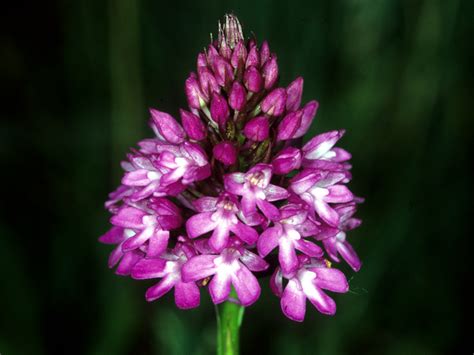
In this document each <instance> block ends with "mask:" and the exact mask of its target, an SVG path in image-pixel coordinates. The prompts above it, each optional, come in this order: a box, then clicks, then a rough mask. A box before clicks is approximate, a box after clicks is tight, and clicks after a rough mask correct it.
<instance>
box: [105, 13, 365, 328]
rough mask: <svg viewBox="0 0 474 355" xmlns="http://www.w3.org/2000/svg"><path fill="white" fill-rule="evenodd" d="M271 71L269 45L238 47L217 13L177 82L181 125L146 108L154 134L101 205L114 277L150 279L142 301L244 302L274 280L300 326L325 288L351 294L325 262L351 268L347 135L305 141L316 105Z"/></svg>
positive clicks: (232, 22) (236, 31)
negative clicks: (182, 103) (215, 26)
mask: <svg viewBox="0 0 474 355" xmlns="http://www.w3.org/2000/svg"><path fill="white" fill-rule="evenodd" d="M278 71H279V69H278V64H277V58H276V56H275V54H273V53H272V52H271V51H270V48H269V46H268V44H267V42H263V43H262V44H261V45H260V46H258V45H257V43H256V41H255V40H253V39H250V40H245V39H244V36H243V34H242V29H241V26H240V23H239V22H238V20H237V18H236V17H234V16H232V15H227V16H226V17H225V21H224V24H223V25H220V26H219V35H218V38H217V40H215V41H212V43H211V44H210V45H209V46H208V47H207V48H206V50H205V51H204V52H202V53H199V55H198V57H197V70H196V72H195V73H191V74H190V75H189V77H188V79H187V80H186V82H185V93H186V97H187V102H188V106H189V107H188V108H187V109H181V110H180V111H179V112H180V120H179V121H178V120H177V119H175V118H174V117H172V116H171V115H169V114H168V113H165V112H161V111H159V110H156V109H151V110H150V114H151V120H150V126H151V128H152V129H153V131H154V133H155V136H154V137H153V138H150V139H144V140H142V141H140V142H138V149H132V150H131V152H130V154H129V155H128V157H127V161H125V162H123V163H122V166H123V169H124V170H125V173H124V176H123V178H122V181H121V185H120V186H119V188H118V189H117V190H116V191H114V192H113V193H111V194H110V198H109V200H108V201H107V202H106V208H107V209H108V210H109V211H110V212H111V214H112V217H111V220H110V221H111V224H112V225H113V226H112V228H111V229H110V230H109V231H108V232H107V233H106V234H105V235H103V236H102V237H101V238H100V241H101V242H103V243H108V244H115V245H116V247H115V249H114V251H113V252H112V254H111V255H110V259H109V266H110V267H116V273H117V274H119V275H131V277H133V278H135V279H159V281H158V283H157V284H156V285H155V286H153V287H151V288H150V289H148V291H147V292H146V299H147V300H148V301H153V300H155V299H157V298H159V297H161V296H163V295H164V294H166V293H167V292H169V291H170V290H171V289H174V296H175V301H176V305H177V306H178V307H179V308H182V309H187V308H193V307H197V306H198V305H199V302H200V293H201V289H202V288H204V289H207V290H208V291H209V294H210V296H211V299H212V301H213V302H214V303H216V304H218V303H221V302H223V301H226V300H229V298H230V295H231V290H232V289H234V290H235V293H236V295H237V299H233V301H234V302H238V303H240V304H242V305H243V306H250V305H251V304H253V303H254V302H255V301H257V299H258V298H259V296H260V287H261V282H262V281H264V280H268V279H265V278H263V277H264V276H268V275H271V277H270V281H269V285H270V287H271V289H272V290H273V291H274V293H275V294H276V295H277V296H278V297H280V298H281V308H282V311H283V313H284V314H285V315H286V316H287V317H288V318H290V319H293V320H295V321H302V320H303V319H304V315H305V310H306V299H309V301H310V302H311V303H312V304H313V305H314V306H315V307H316V308H317V309H318V310H319V311H320V312H322V313H324V314H334V313H335V311H336V305H335V303H334V301H333V299H332V298H330V297H329V296H328V295H327V294H326V292H325V291H332V292H339V293H344V292H347V291H348V289H349V286H348V283H347V280H346V277H345V276H344V274H343V273H342V272H341V271H339V270H337V269H335V268H333V267H332V266H331V262H330V261H329V260H332V261H334V262H339V261H340V259H341V258H342V259H344V260H345V261H346V262H347V263H348V264H349V265H350V266H351V267H352V269H354V270H355V271H358V270H359V268H360V266H361V262H360V260H359V258H358V257H357V254H356V253H355V252H354V250H353V248H352V247H351V245H350V244H349V243H348V241H347V238H346V232H347V231H349V230H351V229H354V228H356V227H357V226H359V224H360V223H361V221H360V220H359V219H356V218H354V217H353V215H354V213H355V211H356V204H357V203H358V202H361V199H360V198H356V197H354V195H353V194H352V193H351V192H350V191H349V189H348V188H347V183H348V182H349V181H350V180H351V174H350V172H349V169H350V168H351V166H350V164H349V162H348V161H349V159H350V158H351V155H350V153H348V152H347V151H346V150H344V149H342V148H338V147H335V145H336V143H337V141H338V140H339V139H340V138H341V137H342V135H343V134H344V131H343V130H339V131H332V132H327V133H323V134H320V135H317V136H315V137H314V138H312V139H310V140H309V141H308V142H307V143H306V144H305V145H302V137H303V136H304V135H305V134H306V133H307V131H308V129H309V127H310V126H311V123H312V121H313V119H314V117H315V115H316V111H317V109H318V102H316V101H310V102H308V103H306V104H305V105H303V106H301V96H302V91H303V78H301V77H299V78H297V79H295V80H294V81H293V82H291V83H290V84H289V85H288V86H286V87H280V86H278Z"/></svg>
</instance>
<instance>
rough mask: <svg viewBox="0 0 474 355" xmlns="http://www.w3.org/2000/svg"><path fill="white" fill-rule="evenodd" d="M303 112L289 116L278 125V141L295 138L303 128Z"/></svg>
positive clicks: (291, 113)
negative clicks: (297, 132)
mask: <svg viewBox="0 0 474 355" xmlns="http://www.w3.org/2000/svg"><path fill="white" fill-rule="evenodd" d="M301 116H303V111H301V110H300V111H295V112H290V113H289V114H287V115H286V116H285V117H284V118H283V120H282V121H281V122H280V124H279V125H278V130H277V132H278V133H277V141H283V140H288V139H292V138H295V137H294V136H295V133H296V131H297V130H298V128H300V126H301Z"/></svg>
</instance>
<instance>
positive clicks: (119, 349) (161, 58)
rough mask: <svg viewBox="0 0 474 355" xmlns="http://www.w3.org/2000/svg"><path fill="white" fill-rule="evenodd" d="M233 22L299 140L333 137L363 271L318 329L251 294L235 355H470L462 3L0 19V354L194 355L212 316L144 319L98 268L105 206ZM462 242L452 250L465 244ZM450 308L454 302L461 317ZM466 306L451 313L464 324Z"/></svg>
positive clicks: (469, 149) (167, 301)
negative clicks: (294, 93) (274, 75)
mask: <svg viewBox="0 0 474 355" xmlns="http://www.w3.org/2000/svg"><path fill="white" fill-rule="evenodd" d="M229 11H234V12H235V13H236V14H237V15H238V16H239V17H240V19H241V21H242V22H243V25H244V29H245V30H246V32H247V34H250V33H251V31H252V32H253V33H255V34H256V37H257V39H258V40H260V41H261V40H263V39H267V40H268V41H269V43H270V46H271V48H272V50H273V51H274V52H276V53H277V54H278V59H279V64H280V72H281V80H280V82H281V83H282V84H283V85H286V84H287V83H289V82H290V81H291V80H292V79H293V78H295V77H296V76H297V75H302V76H303V77H304V78H305V93H304V99H305V100H310V99H312V98H316V99H317V100H319V102H320V104H321V107H320V110H319V112H318V115H317V119H316V120H315V124H314V125H313V128H312V131H311V134H316V133H319V132H322V131H325V130H329V129H336V128H341V127H344V128H346V129H347V130H348V132H347V134H346V136H345V138H344V139H343V141H342V143H341V144H342V145H343V146H344V147H345V148H347V149H348V150H350V151H351V152H352V153H353V156H354V157H353V166H354V169H353V174H354V180H353V182H352V184H351V186H352V190H353V191H355V192H356V193H357V194H359V195H361V196H364V197H366V203H365V204H364V205H362V206H361V209H360V214H359V215H360V217H361V218H363V219H364V224H363V226H362V227H361V228H360V229H359V230H357V231H355V232H353V233H351V235H350V238H351V241H352V242H353V243H354V244H355V247H356V249H357V250H358V252H359V254H360V255H361V257H362V258H363V260H364V265H363V268H362V270H361V271H360V272H359V273H357V274H354V273H352V272H351V271H350V270H349V269H348V268H347V267H345V266H342V268H343V269H344V270H345V271H347V273H348V275H350V276H349V277H350V280H351V281H350V283H351V292H350V293H349V294H346V295H339V296H336V299H337V302H338V313H337V315H336V316H335V317H333V318H328V317H326V316H323V315H321V314H318V312H317V311H316V310H315V309H313V308H312V307H311V306H310V305H309V304H308V311H307V318H306V320H305V322H304V323H303V324H296V323H293V322H291V321H289V320H287V319H286V318H285V317H284V316H283V315H282V314H281V312H280V309H279V303H278V299H276V298H275V297H274V296H273V295H271V294H270V292H269V291H268V287H266V281H264V282H263V289H264V291H263V295H262V298H261V299H260V301H259V302H258V303H257V304H255V305H254V306H252V307H250V308H249V309H248V310H247V311H246V313H245V319H244V326H243V331H242V337H241V339H242V344H241V349H242V353H244V354H247V353H262V354H265V353H268V354H287V353H291V354H325V355H332V354H381V353H383V354H455V353H471V352H472V350H473V345H472V341H471V343H470V344H468V343H466V341H467V339H468V337H469V336H470V335H471V334H470V332H469V327H468V326H467V323H464V322H465V321H466V320H467V318H468V314H469V312H470V311H471V308H470V306H468V303H469V304H470V303H472V302H471V300H470V298H471V296H470V292H469V291H468V287H469V286H468V283H469V280H471V281H472V274H471V270H472V269H471V267H472V257H471V256H470V250H472V249H470V248H471V245H472V244H471V245H468V238H469V239H470V230H469V227H470V216H471V213H469V207H470V205H471V204H472V202H471V198H472V196H473V194H472V192H473V191H472V187H471V183H472V175H470V172H469V166H470V165H471V161H470V159H469V158H470V157H471V156H472V153H473V139H472V128H473V123H472V122H473V120H472V100H473V83H474V80H473V78H474V75H473V70H472V63H473V59H474V58H473V55H474V42H473V40H472V38H473V35H474V32H473V20H472V14H473V13H474V2H472V1H469V0H451V1H441V0H431V1H430V0H370V1H369V0H344V1H343V0H338V1H315V0H312V1H311V0H306V1H305V0H295V1H291V2H287V1H270V0H262V1H259V2H254V1H242V0H241V1H229V2H221V1H217V0H213V1H207V2H202V1H192V0H187V1H175V2H166V3H165V2H160V1H125V0H109V1H96V0H83V1H75V2H72V1H50V2H26V1H15V2H10V3H8V4H4V9H3V11H2V17H3V18H2V21H1V22H0V26H1V28H2V31H1V35H0V36H1V37H0V38H1V41H0V76H1V82H2V84H3V85H2V92H1V96H2V98H3V100H4V104H3V105H2V110H1V111H0V115H1V118H2V120H1V126H0V127H1V129H0V159H1V161H2V173H1V176H2V179H4V182H3V185H2V186H4V187H3V189H2V190H3V191H2V201H3V203H2V204H1V213H0V234H1V237H0V260H1V266H2V267H1V270H2V273H3V274H2V282H1V287H2V288H1V292H0V295H1V296H0V301H1V305H2V307H1V308H2V309H1V315H0V353H1V354H5V355H7V354H8V355H10V354H64V353H68V354H117V355H120V354H209V353H212V352H213V351H214V349H215V341H216V340H215V319H214V308H213V306H212V304H211V302H210V301H209V296H208V295H207V294H206V292H204V291H203V292H202V306H201V307H200V308H199V309H196V310H191V311H186V312H185V311H179V310H177V309H176V307H174V305H173V300H172V297H171V296H170V295H168V296H166V297H165V298H164V299H163V300H160V301H157V302H154V303H151V304H149V303H146V302H145V300H144V292H145V289H146V287H147V286H150V285H151V284H153V281H150V282H147V281H134V280H130V279H127V278H121V277H118V276H116V275H114V273H113V272H112V271H110V270H108V269H107V266H106V261H107V256H108V252H109V251H110V248H109V247H108V246H104V245H100V244H99V243H98V242H97V238H98V236H99V235H101V234H102V233H103V232H105V231H106V230H107V228H108V221H107V219H108V215H107V213H106V212H105V211H104V210H103V207H102V205H103V201H104V200H105V198H106V195H107V193H108V192H109V191H110V190H112V189H113V188H114V187H115V185H116V184H118V182H119V173H120V171H119V161H120V160H121V159H122V157H123V156H124V154H125V153H126V152H127V149H128V147H130V146H133V145H134V143H135V142H136V141H137V140H138V139H139V138H140V137H144V136H146V135H151V132H150V130H148V129H147V128H146V122H147V107H158V108H160V109H161V110H164V111H168V112H170V113H172V114H174V115H176V114H177V112H178V108H179V107H182V106H184V104H185V98H184V93H183V90H182V89H183V83H184V79H185V78H186V76H187V74H188V73H189V72H190V71H191V70H194V66H195V57H196V54H197V52H198V51H199V50H201V49H202V48H203V47H204V46H205V45H206V44H207V43H208V41H209V33H210V32H214V33H215V30H216V22H217V19H218V18H220V17H221V16H222V15H223V14H224V13H225V12H229ZM469 242H470V241H469ZM468 301H469V302H468ZM466 307H468V308H466Z"/></svg>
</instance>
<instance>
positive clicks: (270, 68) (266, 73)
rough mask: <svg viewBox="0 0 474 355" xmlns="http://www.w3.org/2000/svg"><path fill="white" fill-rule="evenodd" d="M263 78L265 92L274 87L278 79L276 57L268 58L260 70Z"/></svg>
mask: <svg viewBox="0 0 474 355" xmlns="http://www.w3.org/2000/svg"><path fill="white" fill-rule="evenodd" d="M262 74H263V78H264V80H265V84H264V86H265V90H269V89H271V88H272V87H273V85H275V83H276V81H277V79H278V64H277V60H276V57H274V56H273V57H272V58H270V60H268V61H267V62H266V63H265V65H264V66H263V68H262Z"/></svg>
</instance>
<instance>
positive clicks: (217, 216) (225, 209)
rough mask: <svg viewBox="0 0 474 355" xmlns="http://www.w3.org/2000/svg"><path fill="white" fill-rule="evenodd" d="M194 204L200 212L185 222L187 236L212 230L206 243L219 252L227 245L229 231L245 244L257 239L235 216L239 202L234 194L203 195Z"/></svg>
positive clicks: (250, 229) (191, 236) (250, 228)
mask: <svg viewBox="0 0 474 355" xmlns="http://www.w3.org/2000/svg"><path fill="white" fill-rule="evenodd" d="M194 206H195V207H196V209H197V210H198V211H200V212H201V213H198V214H195V215H194V216H192V217H191V218H189V219H188V221H187V222H186V231H187V232H188V236H189V237H190V238H196V237H199V236H201V235H203V234H205V233H207V232H211V231H213V233H212V235H211V237H210V238H209V241H208V243H209V246H210V247H211V248H212V249H213V250H214V251H215V252H221V251H222V249H224V248H225V247H226V246H227V244H228V241H229V235H230V232H232V233H233V234H234V235H236V236H237V237H238V238H240V240H242V241H243V242H245V243H247V244H253V243H255V242H256V241H257V238H258V233H257V232H256V231H255V230H254V229H253V228H252V227H249V226H247V225H245V224H244V223H242V222H241V221H240V220H239V218H238V217H237V212H238V211H239V204H238V201H237V197H236V196H233V195H230V194H228V193H223V194H222V195H221V196H220V197H219V198H215V197H203V198H200V199H198V200H196V201H194Z"/></svg>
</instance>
